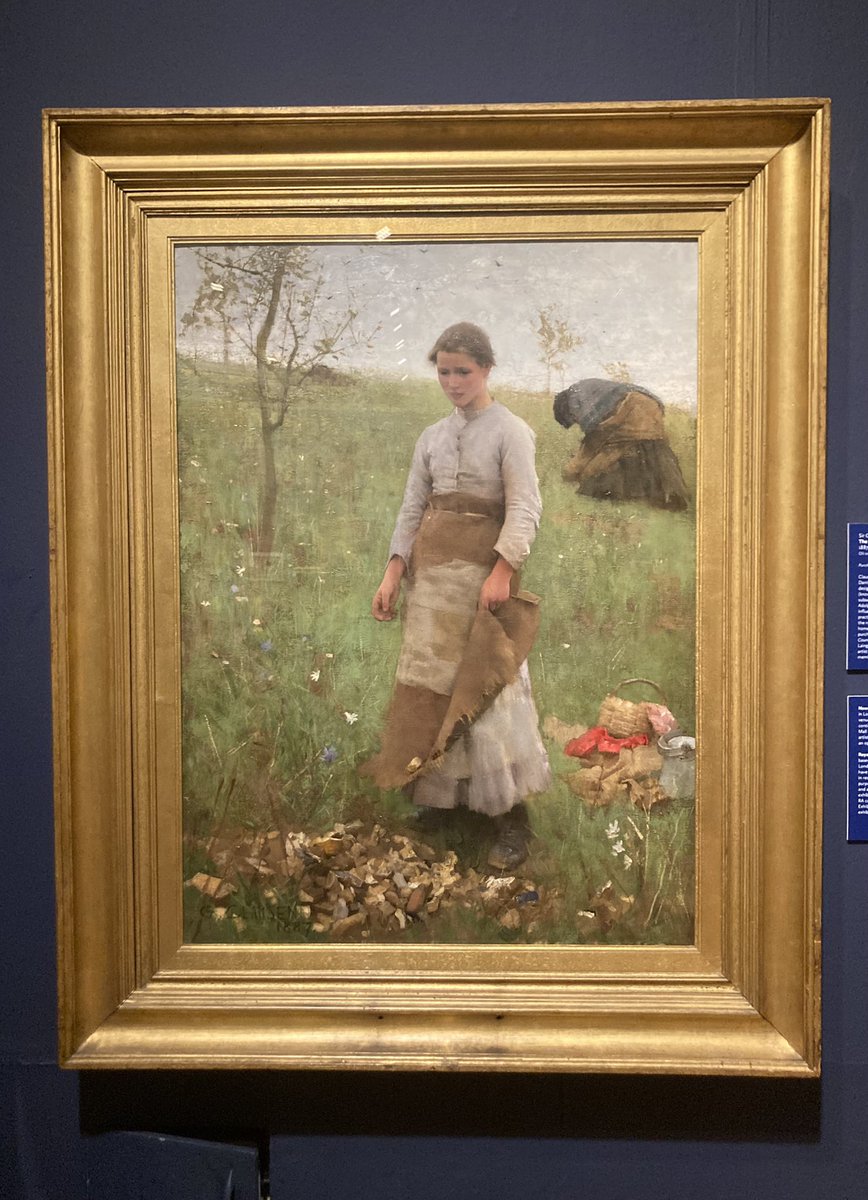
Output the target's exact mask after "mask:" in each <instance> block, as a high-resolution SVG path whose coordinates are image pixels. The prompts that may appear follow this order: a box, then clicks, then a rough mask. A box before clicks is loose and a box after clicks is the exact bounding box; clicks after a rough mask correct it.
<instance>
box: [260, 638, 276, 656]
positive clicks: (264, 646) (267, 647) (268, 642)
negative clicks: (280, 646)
mask: <svg viewBox="0 0 868 1200" xmlns="http://www.w3.org/2000/svg"><path fill="white" fill-rule="evenodd" d="M273 646H274V643H273V642H272V641H271V639H270V638H267V639H266V640H265V641H264V642H260V643H259V649H260V650H264V651H265V653H266V654H268V653H270V651H271V650H272V648H273Z"/></svg>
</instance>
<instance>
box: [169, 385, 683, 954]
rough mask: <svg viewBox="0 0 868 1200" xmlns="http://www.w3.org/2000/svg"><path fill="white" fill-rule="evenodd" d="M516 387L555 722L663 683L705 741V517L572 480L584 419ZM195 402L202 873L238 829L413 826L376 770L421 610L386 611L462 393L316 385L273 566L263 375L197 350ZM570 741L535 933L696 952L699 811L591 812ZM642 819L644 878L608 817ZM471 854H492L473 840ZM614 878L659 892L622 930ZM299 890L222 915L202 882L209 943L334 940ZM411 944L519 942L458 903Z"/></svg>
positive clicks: (191, 776)
mask: <svg viewBox="0 0 868 1200" xmlns="http://www.w3.org/2000/svg"><path fill="white" fill-rule="evenodd" d="M496 394H497V397H498V399H500V400H502V401H503V402H504V403H506V404H507V405H508V407H510V408H511V409H512V410H513V411H514V412H516V413H517V414H518V415H519V416H522V417H523V418H524V419H525V420H526V421H528V423H529V424H530V425H531V426H532V427H533V428H534V430H535V431H536V434H537V467H538V472H539V475H540V482H541V487H542V491H543V501H544V517H543V524H542V527H541V529H540V532H539V536H538V538H537V541H536V544H535V546H534V550H533V554H532V555H531V559H530V562H529V564H528V567H527V569H526V571H525V574H524V581H523V582H524V585H525V586H526V587H528V588H530V589H531V590H532V591H535V592H538V593H539V594H540V595H541V596H542V597H543V606H542V626H541V631H540V636H539V638H538V641H537V644H536V645H535V647H534V649H533V652H532V655H531V659H530V668H531V674H532V676H533V681H534V691H535V696H536V700H537V706H538V709H539V713H540V718H541V720H543V719H544V718H545V717H547V716H550V715H555V716H557V717H558V718H560V719H561V720H563V721H566V722H570V723H573V722H582V723H584V724H592V723H594V722H595V721H596V715H597V711H598V709H599V705H600V701H601V700H602V698H603V696H604V695H605V694H606V693H607V692H608V691H610V690H611V689H612V688H613V687H615V686H616V685H617V684H618V683H619V681H621V680H622V679H625V678H629V677H633V676H643V677H647V678H650V679H653V680H654V681H656V682H657V683H659V684H660V686H661V687H662V688H663V690H664V691H665V693H666V696H667V699H668V702H669V705H670V707H671V708H672V710H673V712H675V714H676V715H677V716H678V718H679V719H680V722H681V725H682V727H683V728H685V729H688V730H692V729H693V727H694V621H693V612H694V592H693V587H694V578H695V553H694V536H695V518H694V513H693V512H692V511H688V512H687V513H680V514H673V513H668V512H658V511H656V510H652V509H649V508H647V507H643V506H641V505H638V504H637V505H629V504H609V503H606V502H600V501H594V500H589V499H587V498H584V497H579V496H577V495H576V494H575V492H574V489H573V488H572V486H570V485H568V484H566V483H564V482H563V481H562V480H561V477H560V472H561V468H562V466H563V464H564V462H565V461H566V459H567V458H568V457H569V455H570V454H571V453H572V451H573V450H574V449H575V445H576V442H577V440H578V434H577V432H576V431H565V430H563V429H562V428H561V427H560V426H559V425H557V424H556V423H555V421H554V419H553V417H552V415H551V405H550V401H549V398H547V397H542V396H537V395H528V394H523V393H515V392H511V391H508V390H500V391H498V392H496ZM178 397H179V459H180V481H181V528H180V544H181V571H182V596H181V607H182V633H183V648H184V651H183V652H184V664H183V667H184V669H183V725H184V739H183V778H184V828H185V836H186V841H187V846H188V862H187V864H186V873H187V877H188V878H189V876H190V875H191V874H192V873H193V872H195V871H197V870H201V869H203V865H204V863H203V860H202V851H201V847H202V844H203V842H204V840H205V839H207V838H208V837H209V836H210V835H211V834H212V833H213V831H214V830H215V828H218V827H220V826H221V825H222V826H225V827H234V826H239V827H241V826H246V827H248V828H253V829H267V828H269V827H285V828H291V829H304V830H305V831H308V832H321V831H324V830H326V829H328V828H329V827H330V826H331V825H332V824H333V823H334V822H336V821H341V820H349V819H352V818H355V817H361V818H362V819H363V820H365V821H369V820H372V819H375V818H376V819H379V820H381V821H383V822H384V823H386V824H390V825H394V826H396V827H400V826H401V823H402V821H403V820H404V819H405V817H406V814H407V811H408V804H407V802H406V800H405V799H404V798H403V797H402V796H401V795H400V794H398V793H381V792H379V791H378V790H377V789H376V788H374V787H373V786H372V785H371V784H369V783H367V782H366V781H365V780H363V779H361V778H360V777H359V776H358V773H357V770H356V765H357V763H358V762H359V761H360V760H362V759H364V758H366V757H368V756H369V755H370V754H371V753H372V752H373V751H374V749H375V748H376V744H377V738H378V733H379V727H380V721H381V718H382V715H383V711H384V709H385V706H386V703H387V699H388V696H389V692H390V689H391V684H392V679H393V676H394V670H395V663H396V660H397V654H398V648H399V639H400V629H399V623H398V622H393V623H391V624H381V623H378V622H375V621H374V620H373V619H372V618H371V616H370V603H371V597H372V595H373V592H374V589H375V588H376V585H377V583H378V582H379V579H380V576H381V574H382V571H383V567H384V565H385V555H386V551H387V546H388V541H389V536H390V532H391V526H392V523H393V521H394V517H395V514H396V512H397V509H398V506H399V504H400V500H401V495H402V493H403V488H404V481H405V477H406V471H407V467H408V464H409V460H410V455H411V452H412V447H413V444H414V442H415V439H416V437H417V436H418V434H419V432H420V431H421V430H422V428H423V427H424V426H425V425H427V424H430V423H431V422H432V421H434V420H436V419H438V418H439V417H440V416H443V415H445V413H446V411H448V410H447V406H446V403H445V401H444V398H443V396H442V393H441V392H440V389H439V388H438V386H437V385H436V382H434V381H432V382H431V383H430V384H429V383H423V382H412V381H408V382H406V383H404V384H400V385H399V384H397V383H395V382H393V381H387V380H374V379H368V378H365V379H362V378H359V379H356V380H353V381H352V384H351V386H348V387H335V386H332V385H328V384H322V385H318V386H317V385H308V386H306V387H305V388H303V389H301V390H300V391H299V393H298V396H297V398H296V399H295V400H294V401H293V405H292V407H291V408H290V410H289V413H288V415H287V419H286V424H285V427H284V428H283V430H282V431H281V432H280V434H279V435H278V444H277V450H278V473H279V482H280V498H279V513H278V524H279V528H278V535H277V542H276V548H275V552H274V554H273V555H272V558H271V561H270V562H269V563H268V564H267V565H265V564H262V563H261V562H258V561H257V557H256V555H255V554H254V547H253V541H252V534H251V530H252V529H253V527H254V526H255V522H256V507H257V495H258V488H259V455H260V437H259V430H258V422H259V415H258V409H257V406H256V399H255V388H254V380H253V376H252V373H251V371H250V370H249V369H248V368H246V367H243V366H230V367H226V368H224V367H222V366H219V365H217V364H210V363H208V364H205V363H201V362H200V363H199V364H198V370H197V371H194V370H193V368H192V365H191V364H189V363H187V362H184V361H181V363H180V366H179V374H178ZM667 427H668V431H669V434H670V438H671V441H672V443H673V447H674V448H675V450H676V453H677V454H678V456H679V458H680V461H681V464H682V468H683V470H684V473H685V477H686V478H687V479H688V480H692V479H693V477H694V474H695V422H694V421H693V418H692V417H691V416H689V415H688V414H685V413H681V412H678V411H675V410H673V411H671V412H669V413H668V414H667ZM649 696H650V693H649ZM346 714H350V718H349V719H348V717H347V715H346ZM353 714H356V716H355V718H354V717H353ZM548 748H549V753H550V758H551V762H552V768H553V771H554V773H555V776H556V782H555V784H554V786H553V787H552V789H551V790H550V792H549V793H547V794H546V795H545V796H543V797H539V798H538V799H536V800H534V801H533V802H532V808H533V820H534V830H535V833H536V834H537V838H536V841H535V844H534V852H533V855H532V858H531V861H530V863H529V864H528V867H527V868H526V869H524V870H525V873H526V874H528V877H529V878H530V877H531V873H532V877H533V879H534V881H538V882H541V883H544V884H545V885H546V886H548V887H550V888H551V889H552V890H553V891H554V892H556V893H557V895H558V905H557V906H556V908H557V911H554V910H553V911H552V912H551V913H550V914H549V915H548V917H547V919H546V921H542V920H541V921H540V928H539V929H538V930H537V931H536V932H535V934H534V937H536V938H537V939H538V940H541V941H556V942H558V941H559V942H566V943H570V942H576V941H585V940H598V941H613V942H621V943H627V942H649V943H652V942H658V941H659V942H671V943H680V942H686V941H690V940H691V939H692V908H693V900H692V896H693V815H692V806H690V805H688V806H684V805H682V806H676V805H674V804H672V805H669V806H661V807H660V809H659V811H656V810H655V811H653V812H652V814H651V817H650V820H648V821H647V822H646V816H645V814H644V813H643V812H641V811H640V810H638V809H632V811H630V812H627V811H626V810H625V811H621V812H615V811H614V809H602V810H593V809H589V808H588V807H586V805H585V804H584V803H583V802H582V801H581V800H579V799H578V798H577V797H576V796H575V795H573V793H572V792H571V791H570V790H569V788H568V787H567V785H566V783H565V782H564V779H563V776H564V775H566V774H569V773H570V772H572V771H574V770H575V769H576V768H577V766H578V765H579V764H578V763H577V761H576V760H575V759H570V758H567V757H566V756H565V755H563V754H562V752H561V751H560V750H559V749H558V748H557V746H555V745H554V744H553V743H551V744H549V746H548ZM332 760H333V761H332ZM628 817H632V819H633V821H634V823H635V824H636V825H637V826H638V827H639V830H640V832H641V834H642V836H641V837H639V835H638V834H636V833H633V832H632V830H631V834H630V836H631V837H632V844H633V849H634V851H635V852H636V853H635V854H633V855H628V857H630V858H632V860H633V861H632V864H631V866H630V867H629V868H628V869H627V870H626V871H625V870H624V869H622V868H621V867H619V866H618V862H619V861H620V860H618V859H617V857H616V856H614V855H613V853H612V849H611V839H610V838H609V837H608V836H607V834H606V829H607V828H609V827H610V826H611V824H612V821H613V820H618V821H619V823H620V826H623V827H624V828H626V829H630V826H629V825H628V824H627V818H628ZM627 849H628V850H629V847H627ZM459 853H460V855H461V856H462V861H467V862H471V863H472V862H474V861H476V860H479V859H480V856H482V857H483V858H484V850H483V848H482V847H481V845H480V843H479V840H478V839H476V840H475V841H474V838H473V836H470V835H468V837H466V838H465V840H464V844H463V846H462V847H459ZM618 870H620V871H621V876H620V877H618V878H616V877H615V875H614V874H613V872H617V871H618ZM218 873H219V872H218ZM607 883H611V884H612V887H613V888H615V889H617V890H620V892H621V893H622V894H626V895H633V896H636V897H638V898H637V899H636V902H635V903H634V904H633V905H632V906H631V907H630V909H629V911H627V912H626V913H625V914H624V915H623V916H620V917H619V918H618V919H617V920H615V921H613V923H612V925H611V927H609V928H602V927H601V926H600V923H599V922H598V923H597V925H596V926H595V927H594V929H592V930H590V931H589V932H588V931H585V932H583V925H582V921H581V920H578V919H577V917H576V914H577V913H580V912H582V911H586V910H587V909H588V905H589V903H590V901H591V900H592V898H593V897H594V895H595V894H596V893H598V892H599V891H600V889H601V888H603V887H604V886H605V885H606V884H607ZM285 891H286V894H285V895H282V896H281V897H280V903H279V904H274V903H269V902H268V901H266V900H264V899H263V897H262V894H261V889H260V890H257V889H256V888H255V887H249V888H247V889H246V890H244V891H243V893H239V894H238V895H237V896H235V897H233V901H232V905H231V913H232V914H233V915H234V916H237V917H240V918H241V921H240V922H237V923H233V922H231V921H227V920H226V919H224V920H222V921H215V920H214V919H213V915H212V913H211V905H210V902H208V901H201V900H200V899H199V897H198V893H195V892H192V889H187V893H188V896H187V904H188V913H187V926H186V928H187V936H188V938H190V939H191V940H200V941H224V940H233V939H237V940H246V941H251V940H254V941H287V940H290V941H291V940H300V939H310V938H311V937H313V938H314V939H315V935H312V934H310V933H309V931H308V929H307V927H306V924H305V922H304V920H303V919H302V918H300V917H299V916H298V914H297V913H296V912H295V909H294V905H293V902H292V895H291V889H285ZM655 896H656V899H655ZM239 926H240V928H239ZM404 936H405V940H410V938H411V937H419V936H426V937H429V936H434V937H435V938H436V940H442V941H449V940H457V941H461V940H468V939H469V940H482V941H490V940H515V938H516V936H517V935H516V934H515V933H514V932H508V931H505V930H502V929H500V928H499V927H498V926H497V925H496V923H494V922H491V921H489V920H488V919H486V918H483V917H478V918H477V917H475V916H474V914H469V915H468V914H464V915H462V916H460V917H459V916H457V915H454V914H453V915H452V916H450V918H449V919H448V920H447V919H446V917H445V916H444V917H443V918H438V919H437V921H436V922H435V921H432V922H431V928H430V929H426V930H425V931H423V932H422V933H420V931H419V929H418V928H417V929H416V930H414V931H413V932H412V933H411V931H410V930H408V931H407V933H406V934H405V935H404ZM522 936H524V935H522Z"/></svg>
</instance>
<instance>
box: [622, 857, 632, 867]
mask: <svg viewBox="0 0 868 1200" xmlns="http://www.w3.org/2000/svg"><path fill="white" fill-rule="evenodd" d="M623 862H624V866H625V867H632V865H633V860H632V858H631V857H630V855H629V854H625V855H624V858H623Z"/></svg>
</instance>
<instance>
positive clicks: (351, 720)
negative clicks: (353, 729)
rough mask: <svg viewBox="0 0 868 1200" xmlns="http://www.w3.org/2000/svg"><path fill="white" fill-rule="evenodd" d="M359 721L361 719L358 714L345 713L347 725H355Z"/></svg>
mask: <svg viewBox="0 0 868 1200" xmlns="http://www.w3.org/2000/svg"><path fill="white" fill-rule="evenodd" d="M358 719H359V714H358V713H351V712H345V713H344V720H345V721H346V723H347V724H348V725H355V723H356V721H358Z"/></svg>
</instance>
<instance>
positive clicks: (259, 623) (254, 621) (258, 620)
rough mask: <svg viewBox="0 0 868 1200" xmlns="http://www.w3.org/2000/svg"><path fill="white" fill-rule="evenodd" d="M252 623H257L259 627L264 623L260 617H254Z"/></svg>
mask: <svg viewBox="0 0 868 1200" xmlns="http://www.w3.org/2000/svg"><path fill="white" fill-rule="evenodd" d="M251 624H252V625H256V626H257V627H258V626H260V625H261V624H262V622H261V621H260V619H259V617H254V618H253V620H252V621H251Z"/></svg>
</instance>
